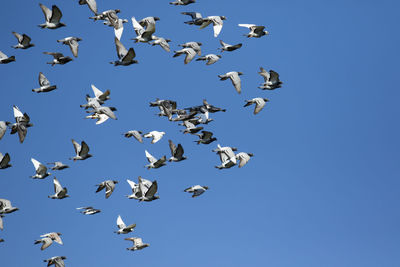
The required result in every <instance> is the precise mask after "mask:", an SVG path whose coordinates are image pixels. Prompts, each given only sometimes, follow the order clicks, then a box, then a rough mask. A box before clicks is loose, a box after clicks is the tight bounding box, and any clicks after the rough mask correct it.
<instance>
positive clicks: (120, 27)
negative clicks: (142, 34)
mask: <svg viewBox="0 0 400 267" xmlns="http://www.w3.org/2000/svg"><path fill="white" fill-rule="evenodd" d="M123 32H124V24H123V23H122V21H121V19H119V20H118V24H117V25H116V26H114V35H115V37H116V38H117V39H118V40H121V36H122V33H123Z"/></svg>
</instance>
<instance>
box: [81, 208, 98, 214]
mask: <svg viewBox="0 0 400 267" xmlns="http://www.w3.org/2000/svg"><path fill="white" fill-rule="evenodd" d="M76 209H77V210H81V211H80V213H82V214H85V215H93V214H96V213H99V212H101V210H99V209H95V208H93V207H80V208H76Z"/></svg>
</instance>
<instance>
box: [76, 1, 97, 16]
mask: <svg viewBox="0 0 400 267" xmlns="http://www.w3.org/2000/svg"><path fill="white" fill-rule="evenodd" d="M79 4H80V5H88V7H89V9H90V10H91V11H92V12H93V13H94V14H95V15H97V3H96V0H79Z"/></svg>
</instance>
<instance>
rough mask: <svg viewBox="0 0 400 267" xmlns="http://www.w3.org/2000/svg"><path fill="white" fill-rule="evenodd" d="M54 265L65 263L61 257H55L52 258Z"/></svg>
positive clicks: (63, 265)
mask: <svg viewBox="0 0 400 267" xmlns="http://www.w3.org/2000/svg"><path fill="white" fill-rule="evenodd" d="M54 266H55V267H65V263H64V261H63V259H62V258H61V257H57V258H55V259H54Z"/></svg>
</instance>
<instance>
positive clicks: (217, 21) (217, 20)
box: [200, 16, 226, 37]
mask: <svg viewBox="0 0 400 267" xmlns="http://www.w3.org/2000/svg"><path fill="white" fill-rule="evenodd" d="M224 20H226V17H225V16H209V17H206V18H203V19H202V22H203V23H202V24H201V25H200V29H204V28H205V27H207V26H208V25H210V24H211V23H212V24H213V29H214V37H217V36H218V35H219V33H220V32H221V30H222V26H223V24H224V22H223V21H224Z"/></svg>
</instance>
